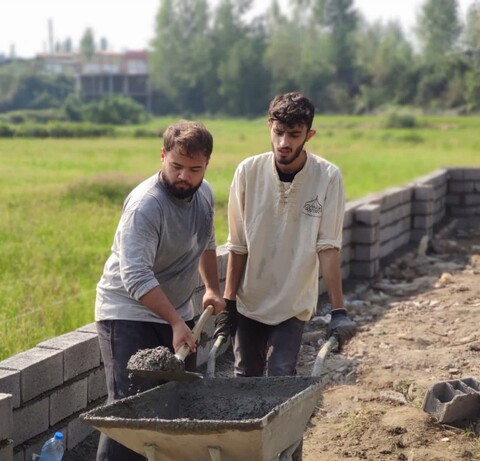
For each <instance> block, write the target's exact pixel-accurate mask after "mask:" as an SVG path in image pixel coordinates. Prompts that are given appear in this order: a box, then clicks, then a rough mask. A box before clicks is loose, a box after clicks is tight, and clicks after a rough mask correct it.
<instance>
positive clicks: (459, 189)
mask: <svg viewBox="0 0 480 461" xmlns="http://www.w3.org/2000/svg"><path fill="white" fill-rule="evenodd" d="M474 191H475V183H474V182H473V181H450V182H449V183H448V192H449V193H451V194H462V193H464V192H474Z"/></svg>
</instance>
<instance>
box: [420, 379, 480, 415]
mask: <svg viewBox="0 0 480 461" xmlns="http://www.w3.org/2000/svg"><path fill="white" fill-rule="evenodd" d="M479 391H480V383H479V382H478V381H477V380H476V379H474V378H465V379H454V380H450V381H439V382H437V383H435V384H434V385H433V386H432V387H431V388H430V389H429V390H428V391H427V393H426V395H425V398H424V400H423V409H424V411H426V412H427V413H430V414H431V415H433V416H434V417H435V418H437V420H438V421H439V422H441V423H453V422H455V421H461V420H464V419H470V418H475V419H476V418H477V417H478V414H479V413H480V393H479Z"/></svg>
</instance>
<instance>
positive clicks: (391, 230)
mask: <svg viewBox="0 0 480 461" xmlns="http://www.w3.org/2000/svg"><path fill="white" fill-rule="evenodd" d="M410 228H411V222H410V216H408V218H407V219H402V220H400V221H397V222H396V223H393V224H391V225H390V226H387V227H385V228H383V229H380V244H383V243H384V242H388V241H389V240H392V239H394V238H396V237H397V236H398V235H401V234H403V233H405V232H407V231H409V230H410Z"/></svg>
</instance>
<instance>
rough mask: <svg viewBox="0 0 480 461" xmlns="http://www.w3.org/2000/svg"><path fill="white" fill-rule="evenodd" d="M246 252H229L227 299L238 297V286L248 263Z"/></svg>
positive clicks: (225, 295)
mask: <svg viewBox="0 0 480 461" xmlns="http://www.w3.org/2000/svg"><path fill="white" fill-rule="evenodd" d="M247 257H248V255H246V254H237V253H234V252H233V251H230V252H229V254H228V263H227V275H226V280H225V292H224V297H225V298H226V299H235V298H236V297H237V291H238V287H239V286H240V280H241V279H242V276H243V273H244V271H245V265H246V264H247Z"/></svg>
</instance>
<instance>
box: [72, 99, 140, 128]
mask: <svg viewBox="0 0 480 461" xmlns="http://www.w3.org/2000/svg"><path fill="white" fill-rule="evenodd" d="M80 111H81V113H82V120H83V121H86V122H91V123H106V124H111V125H134V124H138V123H143V122H145V121H147V120H148V118H149V115H148V113H147V112H146V111H145V109H144V108H143V106H142V105H141V104H139V103H138V102H136V101H134V100H133V99H131V98H127V97H125V96H107V97H106V98H103V99H101V100H100V101H96V102H91V103H88V104H85V105H83V106H82V107H81V108H80Z"/></svg>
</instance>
